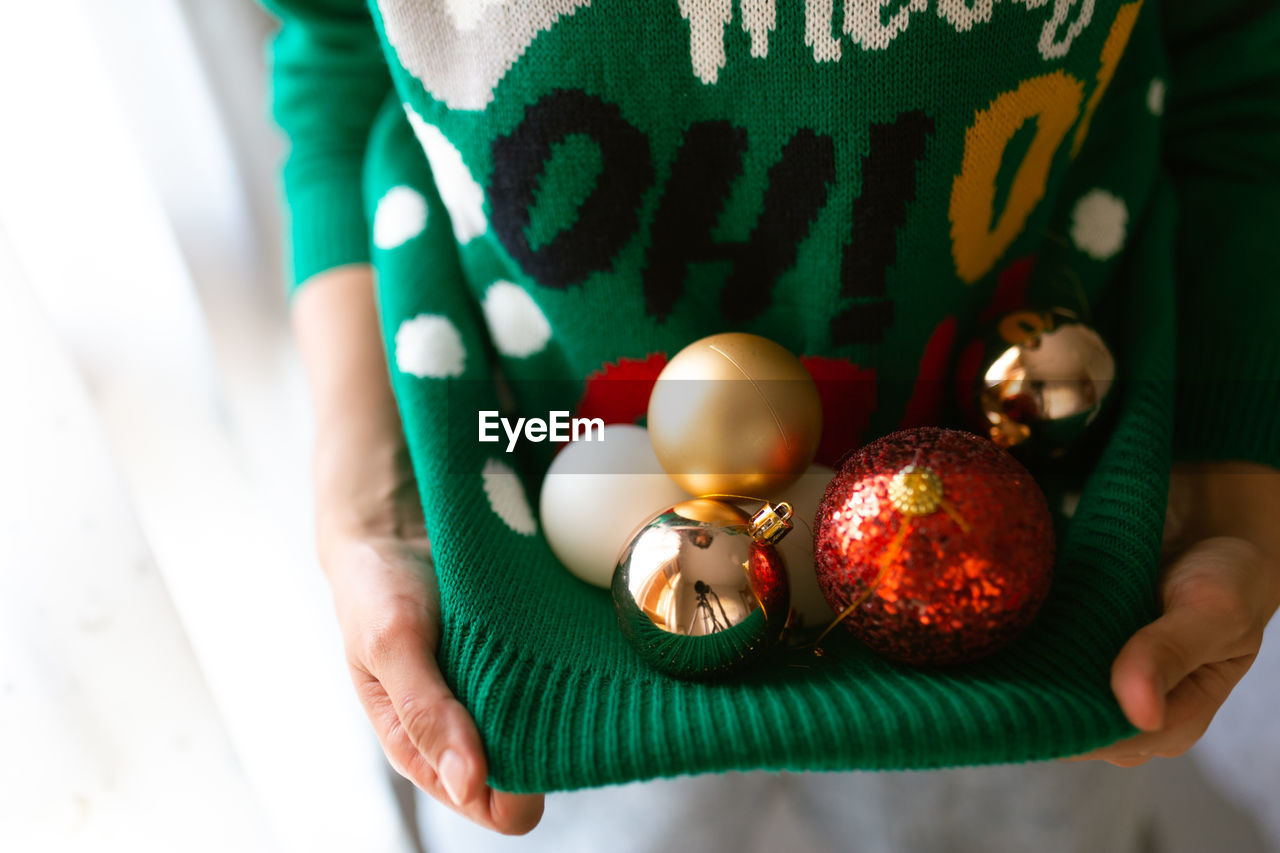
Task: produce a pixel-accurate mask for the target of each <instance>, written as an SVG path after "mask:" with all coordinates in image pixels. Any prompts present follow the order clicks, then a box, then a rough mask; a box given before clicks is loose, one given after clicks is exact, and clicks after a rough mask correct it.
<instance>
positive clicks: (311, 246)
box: [288, 180, 369, 297]
mask: <svg viewBox="0 0 1280 853" xmlns="http://www.w3.org/2000/svg"><path fill="white" fill-rule="evenodd" d="M288 199H289V220H290V222H289V234H290V257H291V259H292V260H291V271H290V276H289V296H290V297H292V296H294V295H295V294H296V293H297V292H298V290H299V289H300V288H301V287H302V286H303V285H304V284H305V283H306V282H307V280H308V279H310V278H311V277H312V276H314V275H316V274H317V273H321V272H324V271H325V270H329V269H333V268H334V267H340V266H343V265H345V264H356V263H367V262H368V261H369V228H368V224H367V223H366V221H365V215H364V205H363V203H362V200H361V190H360V184H359V181H358V180H357V181H351V182H349V181H323V182H314V183H309V184H308V185H307V186H305V187H297V186H294V187H291V188H290V189H289V192H288Z"/></svg>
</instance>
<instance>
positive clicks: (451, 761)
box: [436, 749, 467, 806]
mask: <svg viewBox="0 0 1280 853" xmlns="http://www.w3.org/2000/svg"><path fill="white" fill-rule="evenodd" d="M436 775H438V776H439V777H440V784H441V785H443V786H444V792H445V793H446V794H448V795H449V799H451V800H453V804H454V805H455V806H460V805H462V789H463V788H464V787H465V786H466V784H467V765H466V764H465V763H464V762H463V760H462V756H461V755H458V753H456V752H454V751H453V750H452V749H446V750H445V751H444V754H443V755H441V756H440V764H439V765H438V766H437V767H436Z"/></svg>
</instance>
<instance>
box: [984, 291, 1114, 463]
mask: <svg viewBox="0 0 1280 853" xmlns="http://www.w3.org/2000/svg"><path fill="white" fill-rule="evenodd" d="M975 366H976V367H978V376H977V377H976V379H974V380H969V379H968V378H966V379H965V380H963V384H964V385H965V386H968V387H975V386H976V391H975V393H976V394H977V399H978V409H979V410H980V412H981V415H980V416H981V417H982V418H983V419H984V420H983V423H982V424H981V427H982V428H983V429H984V430H986V431H987V432H988V434H989V435H990V436H991V439H992V440H993V441H994V442H996V444H998V445H1000V446H1001V447H1017V448H1019V449H1020V451H1028V452H1030V453H1031V454H1033V455H1048V456H1061V455H1063V454H1065V453H1066V452H1067V451H1068V450H1069V449H1070V448H1071V447H1072V446H1074V445H1075V444H1076V443H1077V442H1078V441H1079V440H1080V439H1081V438H1082V437H1083V436H1084V435H1085V434H1086V433H1087V431H1088V429H1089V426H1090V425H1091V424H1092V423H1093V422H1094V421H1095V420H1097V418H1098V416H1099V415H1100V414H1101V413H1102V412H1103V409H1104V407H1105V406H1106V404H1107V401H1108V399H1109V398H1110V396H1111V390H1112V387H1113V386H1114V384H1115V379H1116V363H1115V359H1114V358H1113V357H1112V355H1111V351H1110V350H1109V349H1108V348H1107V345H1106V343H1105V342H1104V341H1103V340H1102V336H1101V335H1099V334H1098V333H1097V332H1096V331H1095V330H1094V329H1092V328H1091V327H1089V326H1088V325H1086V324H1084V323H1082V322H1080V321H1079V319H1078V318H1076V316H1075V315H1074V314H1072V313H1070V312H1068V311H1066V310H1065V309H1061V308H1059V309H1054V310H1053V311H1047V312H1036V311H1018V312H1015V313H1012V314H1008V315H1006V316H1005V317H1004V318H1003V319H1001V320H1000V321H999V323H998V324H997V326H996V331H995V335H994V343H993V344H992V345H991V346H990V347H989V349H988V351H987V354H986V358H985V359H984V360H983V362H982V363H981V364H979V365H975ZM970 369H972V368H970Z"/></svg>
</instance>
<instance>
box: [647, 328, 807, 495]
mask: <svg viewBox="0 0 1280 853" xmlns="http://www.w3.org/2000/svg"><path fill="white" fill-rule="evenodd" d="M648 428H649V439H650V441H652V442H653V449H654V452H655V453H656V454H657V456H658V461H659V462H661V463H662V467H663V469H665V470H666V472H667V474H669V475H670V476H671V478H672V479H673V480H675V481H676V482H677V483H679V484H680V486H681V487H682V488H683V489H684V490H685V491H687V492H689V493H690V494H693V495H707V494H747V495H759V494H772V493H776V492H777V491H779V490H780V489H783V488H785V487H786V486H788V485H790V484H791V483H792V482H794V481H795V480H796V479H797V478H798V477H799V476H800V475H801V474H803V473H804V472H805V470H806V469H807V468H808V467H809V463H810V462H812V461H813V456H814V454H815V453H816V452H817V450H818V441H819V439H820V438H821V437H822V404H821V402H820V401H819V399H818V389H817V386H815V385H814V383H813V379H812V377H810V376H809V371H807V370H806V369H805V367H804V365H803V364H801V363H800V359H798V358H796V357H795V356H794V355H792V354H791V353H790V352H788V351H787V350H786V349H785V348H783V347H781V346H779V345H778V344H776V343H774V342H773V341H771V340H769V339H768V338H762V337H760V336H758V335H748V334H743V333H739V332H728V333H725V334H720V335H712V336H710V337H707V338H703V339H702V340H700V341H696V342H694V343H692V344H690V345H689V346H687V347H685V348H684V349H682V350H681V351H680V352H679V353H677V354H676V356H675V357H674V358H673V359H671V361H670V362H669V363H668V364H667V366H666V368H665V369H664V370H663V371H662V373H661V374H660V375H659V376H658V381H657V383H656V384H655V385H654V388H653V394H652V396H650V398H649V417H648Z"/></svg>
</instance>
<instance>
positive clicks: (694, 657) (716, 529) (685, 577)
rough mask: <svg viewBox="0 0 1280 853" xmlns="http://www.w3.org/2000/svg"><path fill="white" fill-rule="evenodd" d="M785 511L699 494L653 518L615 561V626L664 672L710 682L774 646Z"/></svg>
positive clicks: (783, 611) (780, 608)
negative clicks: (750, 511) (751, 511)
mask: <svg viewBox="0 0 1280 853" xmlns="http://www.w3.org/2000/svg"><path fill="white" fill-rule="evenodd" d="M791 513H792V510H791V507H790V506H788V505H787V504H785V503H779V504H777V505H771V504H765V506H764V508H762V509H761V510H760V511H759V512H757V513H756V514H755V515H752V516H748V515H747V514H746V513H745V512H744V511H743V510H741V509H739V508H738V507H736V506H734V505H733V504H731V503H728V502H726V501H723V500H715V499H710V498H699V499H695V500H687V501H683V502H681V503H678V504H675V505H674V506H671V507H668V508H666V509H664V510H662V511H661V512H659V513H657V514H656V515H654V516H652V517H651V518H650V519H649V520H648V521H647V522H645V524H643V525H642V526H641V527H640V529H639V530H637V531H636V533H635V535H634V536H633V537H632V539H631V542H630V543H629V544H628V545H627V546H626V548H624V549H623V551H622V554H621V555H620V556H619V557H618V567H617V570H616V571H615V572H614V575H613V601H614V606H615V609H616V611H617V615H618V624H619V626H620V627H621V628H622V631H623V633H624V634H625V635H626V637H627V639H628V640H630V642H631V644H632V645H633V646H635V648H636V650H637V651H638V652H639V653H640V656H641V657H642V658H644V660H645V661H646V662H647V663H649V664H650V665H651V666H653V667H655V668H656V669H658V670H661V671H662V672H665V673H667V674H668V675H674V676H677V677H680V678H710V677H716V676H721V675H726V674H729V673H732V672H735V671H737V670H740V669H743V668H744V667H746V666H748V665H750V664H751V663H752V662H754V661H757V660H759V659H760V658H761V657H762V656H763V655H764V654H765V653H766V652H767V651H768V650H769V649H771V648H772V647H774V645H775V644H776V643H777V641H778V638H779V637H780V636H781V634H782V629H783V627H784V626H785V624H786V620H787V611H788V598H789V595H788V586H787V572H786V568H785V567H784V566H783V564H782V559H781V557H779V555H778V552H777V550H776V549H775V548H774V544H776V543H777V542H779V541H781V540H782V538H783V537H784V536H786V534H787V531H789V530H790V529H791V524H790V522H789V519H790V517H791Z"/></svg>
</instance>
